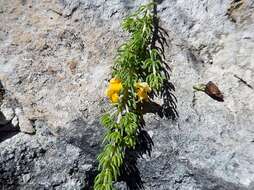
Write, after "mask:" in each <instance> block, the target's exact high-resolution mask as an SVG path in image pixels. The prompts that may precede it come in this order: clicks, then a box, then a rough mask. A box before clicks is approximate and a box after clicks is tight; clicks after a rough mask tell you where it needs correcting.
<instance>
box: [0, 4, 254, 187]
mask: <svg viewBox="0 0 254 190" xmlns="http://www.w3.org/2000/svg"><path fill="white" fill-rule="evenodd" d="M143 2H145V1H143V0H137V1H132V0H112V1H106V0H93V1H92V0H53V1H52V0H43V1H36V0H8V1H6V0H0V81H1V83H2V84H3V88H2V87H1V85H0V104H1V112H0V133H1V134H3V132H2V131H1V128H6V125H7V124H8V125H9V124H10V123H11V124H12V126H11V127H10V128H11V129H13V127H14V128H15V126H16V128H17V127H19V128H20V130H21V131H23V132H25V133H35V134H34V135H29V134H25V133H18V134H16V135H15V136H13V135H10V136H12V137H11V138H9V139H6V138H3V139H2V138H1V141H2V142H1V143H0V188H1V189H89V188H90V187H91V182H92V179H93V177H94V175H95V169H96V159H95V158H96V155H97V154H98V153H99V150H100V140H101V138H102V133H103V129H102V127H101V126H100V125H99V124H98V116H99V115H100V114H101V113H102V112H103V110H104V108H105V107H106V106H107V105H108V104H107V101H106V99H105V98H104V89H105V86H106V84H107V80H108V79H109V78H110V67H111V65H112V61H113V58H114V55H115V53H116V48H117V47H118V46H119V45H120V44H121V42H122V41H123V40H124V39H126V38H127V37H128V35H127V34H126V33H123V31H122V30H121V29H120V22H121V19H122V18H123V17H124V16H125V15H127V14H128V13H130V12H131V11H132V10H133V9H135V8H137V7H138V5H140V3H143ZM158 15H159V16H160V17H161V22H160V24H161V26H162V27H163V28H164V29H165V30H166V31H167V32H168V34H169V37H168V38H167V41H168V44H169V47H167V48H166V58H167V61H168V62H169V65H170V67H171V69H172V75H171V82H172V83H173V84H174V86H175V89H176V91H175V96H176V97H177V99H178V102H177V106H178V114H179V118H178V119H177V120H176V121H169V120H166V119H160V118H159V117H157V116H153V115H149V117H147V118H146V121H147V126H146V129H147V131H148V133H149V134H150V136H151V137H152V140H153V142H154V147H153V151H152V154H151V157H148V156H144V158H143V159H139V163H138V167H139V169H140V173H141V178H142V179H143V181H144V188H145V189H146V190H154V189H156V190H169V189H173V190H174V189H178V190H191V189H193V190H194V189H195V190H196V189H200V190H212V189H216V190H217V189H219V190H234V189H235V190H238V189H243V190H244V189H249V190H251V189H254V164H253V163H254V151H253V149H254V143H253V141H254V129H253V126H254V104H253V102H254V93H253V92H254V89H253V88H254V81H253V80H254V63H253V60H254V33H253V31H254V2H253V1H252V0H224V1H208V0H171V1H167V0H160V1H159V5H158ZM208 81H213V82H214V83H216V84H217V85H218V86H219V88H220V89H221V91H222V92H223V93H224V99H225V101H224V102H217V101H215V100H213V99H211V98H210V97H209V96H207V95H206V94H204V93H201V92H200V93H195V94H194V93H193V89H192V86H193V85H196V84H198V83H206V82H208ZM3 89H4V91H3ZM3 92H5V93H3ZM14 118H15V119H14ZM6 121H7V123H6ZM8 122H9V123H8ZM8 129H9V128H8ZM11 129H10V130H11ZM6 135H7V134H6ZM0 136H1V135H0ZM8 137H9V136H8ZM3 140H4V141H3ZM117 186H118V187H119V189H126V187H125V184H124V183H119V184H117Z"/></svg>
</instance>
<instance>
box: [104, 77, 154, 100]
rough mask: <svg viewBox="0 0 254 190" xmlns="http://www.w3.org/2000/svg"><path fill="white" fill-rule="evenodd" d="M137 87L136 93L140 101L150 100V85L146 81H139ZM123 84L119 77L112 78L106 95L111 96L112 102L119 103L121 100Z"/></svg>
mask: <svg viewBox="0 0 254 190" xmlns="http://www.w3.org/2000/svg"><path fill="white" fill-rule="evenodd" d="M135 87H136V95H137V97H138V99H139V101H141V102H143V101H148V100H149V96H148V93H150V92H151V91H152V89H151V88H150V87H149V85H148V84H147V83H146V82H138V83H136V85H135ZM122 88H123V86H122V83H121V81H120V80H119V79H116V78H112V79H111V80H110V82H109V85H108V88H107V90H106V95H107V97H109V99H110V101H111V102H112V103H117V102H118V101H119V94H120V92H121V90H122Z"/></svg>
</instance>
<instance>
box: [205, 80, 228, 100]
mask: <svg viewBox="0 0 254 190" xmlns="http://www.w3.org/2000/svg"><path fill="white" fill-rule="evenodd" d="M205 93H206V94H207V95H208V96H210V97H211V98H213V99H215V100H217V101H219V102H224V97H223V94H222V93H221V91H220V90H219V88H218V87H217V86H216V85H215V84H214V83H213V82H212V81H209V82H208V83H207V84H206V86H205Z"/></svg>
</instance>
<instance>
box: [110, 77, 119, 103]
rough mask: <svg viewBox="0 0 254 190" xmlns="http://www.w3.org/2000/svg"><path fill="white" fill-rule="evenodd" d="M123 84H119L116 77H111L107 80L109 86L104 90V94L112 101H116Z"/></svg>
mask: <svg viewBox="0 0 254 190" xmlns="http://www.w3.org/2000/svg"><path fill="white" fill-rule="evenodd" d="M122 88H123V86H122V84H121V81H120V80H119V79H116V78H112V79H111V80H110V81H109V86H108V88H107V90H106V95H107V96H108V97H109V99H110V100H111V102H112V103H117V102H118V100H119V94H120V91H121V90H122Z"/></svg>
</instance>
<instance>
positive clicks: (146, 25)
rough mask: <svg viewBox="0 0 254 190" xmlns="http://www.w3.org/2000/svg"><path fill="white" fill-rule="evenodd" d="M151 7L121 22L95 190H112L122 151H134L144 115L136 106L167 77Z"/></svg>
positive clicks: (144, 100)
mask: <svg viewBox="0 0 254 190" xmlns="http://www.w3.org/2000/svg"><path fill="white" fill-rule="evenodd" d="M154 6H155V3H149V4H146V5H142V6H141V7H140V8H139V9H138V10H137V11H136V12H135V13H133V14H132V15H130V16H129V17H127V18H125V19H124V20H123V22H122V28H123V29H124V30H125V31H127V32H128V33H130V39H129V40H128V41H127V42H125V43H123V44H122V45H121V46H120V48H119V49H118V52H117V56H116V60H115V63H114V66H113V72H112V79H111V80H110V82H109V85H108V88H107V90H106V95H107V96H108V98H109V100H110V101H111V103H112V106H111V110H109V111H108V112H107V113H105V114H104V115H103V116H102V118H101V124H102V125H103V126H104V127H105V128H106V129H107V131H106V133H105V136H104V139H103V144H105V147H104V149H103V151H102V153H100V155H99V156H98V160H99V166H98V169H99V174H98V175H97V176H96V178H95V183H94V189H95V190H112V189H114V187H113V183H114V182H116V181H117V180H118V177H119V175H120V168H121V166H122V165H123V161H124V157H125V150H126V149H135V146H136V143H137V135H138V133H139V130H140V127H141V125H142V119H143V114H144V113H142V110H141V109H140V107H141V106H142V104H144V103H145V102H149V101H151V100H152V99H153V98H154V96H156V95H157V96H158V95H159V94H160V91H161V89H162V87H163V82H164V80H165V79H166V77H167V76H166V72H165V68H164V65H163V64H164V63H163V55H162V50H161V51H160V49H158V48H156V47H154V44H153V32H154V31H155V26H154V17H155V15H154V12H153V10H154Z"/></svg>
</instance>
